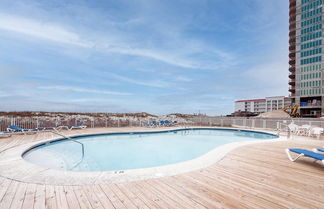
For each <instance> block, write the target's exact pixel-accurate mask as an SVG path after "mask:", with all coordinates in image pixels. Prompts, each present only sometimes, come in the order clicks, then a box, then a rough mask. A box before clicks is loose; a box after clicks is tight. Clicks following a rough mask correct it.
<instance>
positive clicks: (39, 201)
mask: <svg viewBox="0 0 324 209" xmlns="http://www.w3.org/2000/svg"><path fill="white" fill-rule="evenodd" d="M45 201H46V192H45V185H37V186H36V193H35V203H34V209H44V208H45Z"/></svg>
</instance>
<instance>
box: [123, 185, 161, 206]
mask: <svg viewBox="0 0 324 209" xmlns="http://www.w3.org/2000/svg"><path fill="white" fill-rule="evenodd" d="M124 187H126V189H127V190H128V191H129V192H131V193H132V194H133V195H134V196H136V197H137V198H139V199H140V200H141V201H142V202H143V203H144V204H145V205H147V206H148V207H149V208H162V207H161V206H159V205H158V204H157V203H156V201H155V200H154V199H150V198H148V197H147V196H145V195H144V191H141V190H139V189H138V188H137V187H136V184H135V182H129V183H125V185H124Z"/></svg>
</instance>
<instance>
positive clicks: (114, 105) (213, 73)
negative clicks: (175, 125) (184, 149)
mask: <svg viewBox="0 0 324 209" xmlns="http://www.w3.org/2000/svg"><path fill="white" fill-rule="evenodd" d="M280 95H281V96H287V95H288V1H286V0H285V1H283V0H271V1H265V0H244V1H242V0H118V1H116V0H15V1H12V0H0V110H2V111H31V110H32V111H69V112H149V113H153V114H157V115H163V114H168V113H199V112H200V113H206V114H209V115H225V114H229V113H231V112H233V110H234V101H235V100H240V99H252V98H263V97H266V96H280Z"/></svg>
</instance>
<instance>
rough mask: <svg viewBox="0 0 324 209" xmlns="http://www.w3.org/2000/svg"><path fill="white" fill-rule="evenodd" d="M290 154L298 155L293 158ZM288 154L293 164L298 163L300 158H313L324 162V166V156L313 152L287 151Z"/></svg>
mask: <svg viewBox="0 0 324 209" xmlns="http://www.w3.org/2000/svg"><path fill="white" fill-rule="evenodd" d="M290 152H294V153H296V154H298V155H297V157H295V158H293V157H292V156H291V154H290ZM286 153H287V155H288V158H289V160H291V161H292V162H294V161H296V160H297V159H298V158H300V157H303V156H304V157H309V158H313V159H315V160H320V161H322V163H323V165H324V155H322V154H319V153H316V152H312V151H309V150H306V149H286Z"/></svg>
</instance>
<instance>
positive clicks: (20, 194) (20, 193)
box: [10, 183, 27, 209]
mask: <svg viewBox="0 0 324 209" xmlns="http://www.w3.org/2000/svg"><path fill="white" fill-rule="evenodd" d="M26 188H27V184H25V183H19V184H18V187H17V191H16V194H15V196H14V198H13V200H12V203H11V206H10V208H12V209H16V208H21V207H22V204H23V202H24V199H25V194H26Z"/></svg>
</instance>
